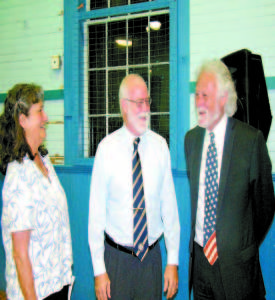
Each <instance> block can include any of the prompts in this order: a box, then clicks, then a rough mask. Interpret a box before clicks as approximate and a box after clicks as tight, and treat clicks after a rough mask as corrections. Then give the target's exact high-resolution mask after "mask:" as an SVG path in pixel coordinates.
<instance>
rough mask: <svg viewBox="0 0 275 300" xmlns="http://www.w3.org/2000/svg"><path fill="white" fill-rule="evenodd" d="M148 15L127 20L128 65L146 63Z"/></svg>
mask: <svg viewBox="0 0 275 300" xmlns="http://www.w3.org/2000/svg"><path fill="white" fill-rule="evenodd" d="M147 27H148V17H144V18H137V19H132V20H129V40H130V41H132V46H131V47H129V65H137V64H147V63H148V33H147V31H146V28H147Z"/></svg>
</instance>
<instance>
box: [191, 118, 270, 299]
mask: <svg viewBox="0 0 275 300" xmlns="http://www.w3.org/2000/svg"><path fill="white" fill-rule="evenodd" d="M204 134H205V129H203V128H201V127H198V126H197V127H196V128H194V129H192V130H190V131H189V132H187V134H186V136H185V156H186V163H187V173H188V178H189V182H190V193H191V237H190V261H189V289H190V290H189V291H191V287H192V276H191V274H192V257H193V243H194V236H195V224H196V212H197V203H198V191H199V176H200V164H201V156H202V149H203V141H204ZM271 171H272V170H271V162H270V158H269V155H268V151H267V147H266V143H265V140H264V138H263V135H262V133H261V132H260V131H259V130H257V129H255V128H252V127H251V126H249V125H247V124H245V123H243V122H240V121H238V120H235V119H233V118H229V119H228V123H227V128H226V134H225V140H224V149H223V158H222V166H221V174H220V182H219V194H218V207H217V222H216V235H217V249H218V255H219V264H220V270H221V277H222V282H223V286H224V290H225V294H226V299H232V300H233V299H234V300H238V299H244V298H246V297H248V295H250V294H252V293H253V295H254V296H255V295H257V294H258V295H264V294H265V288H264V283H263V278H262V273H261V267H260V263H259V245H260V244H261V242H262V241H263V239H264V237H265V235H266V233H267V231H268V229H269V227H270V225H271V222H272V220H273V217H274V209H275V198H274V187H273V182H272V175H271Z"/></svg>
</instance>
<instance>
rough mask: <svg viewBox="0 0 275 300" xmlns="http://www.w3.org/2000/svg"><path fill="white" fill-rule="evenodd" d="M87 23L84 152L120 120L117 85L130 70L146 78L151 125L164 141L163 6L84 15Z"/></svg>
mask: <svg viewBox="0 0 275 300" xmlns="http://www.w3.org/2000/svg"><path fill="white" fill-rule="evenodd" d="M152 22H154V23H152ZM158 22H159V23H158ZM152 24H153V25H152ZM156 24H157V25H158V24H159V26H156ZM87 29H88V30H87V34H88V46H87V49H88V51H87V55H88V59H84V61H87V65H88V68H87V75H88V88H87V95H88V96H87V98H86V99H87V103H84V116H86V117H85V119H84V127H85V128H88V130H86V131H85V132H86V135H85V136H84V145H85V146H84V156H85V157H91V156H94V155H95V153H96V149H97V146H98V143H99V142H100V141H101V140H102V139H103V138H104V137H105V136H106V134H110V133H111V132H113V131H115V130H117V129H118V128H120V127H121V126H122V124H123V120H122V117H121V116H120V106H119V97H118V92H119V85H120V83H121V81H122V79H123V78H124V77H125V75H127V74H131V73H137V74H139V75H141V76H142V77H143V78H144V80H145V82H146V83H147V86H148V90H149V93H150V95H151V97H152V101H153V102H152V105H151V124H150V127H151V129H153V130H154V131H156V132H158V133H159V134H161V135H162V136H163V137H164V138H166V140H167V143H168V144H169V13H168V11H167V10H165V11H157V12H147V13H143V14H142V15H138V16H135V15H129V14H128V15H127V16H125V17H124V18H123V17H121V16H120V17H119V18H116V19H112V20H111V21H110V20H109V19H108V20H107V19H106V20H103V21H102V20H100V21H99V22H98V23H97V21H93V22H90V21H89V23H87ZM118 41H120V42H118ZM98 52H99V53H98ZM106 54H107V55H106ZM85 109H87V110H88V113H87V112H86V111H85ZM85 124H87V125H85Z"/></svg>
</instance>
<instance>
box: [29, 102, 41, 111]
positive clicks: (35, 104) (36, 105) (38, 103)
mask: <svg viewBox="0 0 275 300" xmlns="http://www.w3.org/2000/svg"><path fill="white" fill-rule="evenodd" d="M43 105H44V104H43V102H42V101H39V102H37V103H33V104H32V105H31V107H30V111H31V110H36V109H40V108H41V107H43Z"/></svg>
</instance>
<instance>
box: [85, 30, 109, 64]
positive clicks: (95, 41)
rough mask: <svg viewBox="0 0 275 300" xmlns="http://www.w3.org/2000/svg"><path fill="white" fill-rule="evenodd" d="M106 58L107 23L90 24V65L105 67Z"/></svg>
mask: <svg viewBox="0 0 275 300" xmlns="http://www.w3.org/2000/svg"><path fill="white" fill-rule="evenodd" d="M105 60H106V25H105V24H98V25H90V26H89V67H90V68H102V67H105V64H106V63H105Z"/></svg>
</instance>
